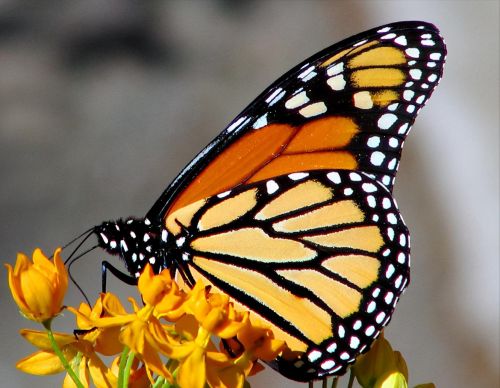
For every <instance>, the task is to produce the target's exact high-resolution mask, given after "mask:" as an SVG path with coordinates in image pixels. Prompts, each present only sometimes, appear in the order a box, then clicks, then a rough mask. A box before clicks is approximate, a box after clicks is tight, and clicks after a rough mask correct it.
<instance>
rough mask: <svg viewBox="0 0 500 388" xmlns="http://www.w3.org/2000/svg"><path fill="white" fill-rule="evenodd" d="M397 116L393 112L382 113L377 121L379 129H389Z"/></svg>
mask: <svg viewBox="0 0 500 388" xmlns="http://www.w3.org/2000/svg"><path fill="white" fill-rule="evenodd" d="M397 119H398V117H397V116H396V115H395V114H394V113H384V114H383V115H382V116H380V118H379V119H378V121H377V125H378V127H379V128H380V129H389V128H390V127H391V126H392V124H394V123H395V122H396V120H397Z"/></svg>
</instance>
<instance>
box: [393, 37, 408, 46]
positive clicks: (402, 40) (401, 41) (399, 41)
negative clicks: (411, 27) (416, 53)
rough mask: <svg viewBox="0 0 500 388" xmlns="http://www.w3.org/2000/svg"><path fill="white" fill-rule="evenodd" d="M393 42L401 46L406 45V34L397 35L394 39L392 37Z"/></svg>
mask: <svg viewBox="0 0 500 388" xmlns="http://www.w3.org/2000/svg"><path fill="white" fill-rule="evenodd" d="M394 42H395V43H397V44H399V45H401V46H406V45H407V44H408V42H407V41H406V36H404V35H401V36H398V37H397V38H396V39H394Z"/></svg>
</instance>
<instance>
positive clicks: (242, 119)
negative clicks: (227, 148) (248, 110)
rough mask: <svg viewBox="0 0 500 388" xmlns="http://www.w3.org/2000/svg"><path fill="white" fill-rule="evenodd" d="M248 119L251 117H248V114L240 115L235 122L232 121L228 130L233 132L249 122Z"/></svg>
mask: <svg viewBox="0 0 500 388" xmlns="http://www.w3.org/2000/svg"><path fill="white" fill-rule="evenodd" d="M248 121H250V117H246V116H243V117H240V118H239V119H238V120H236V121H235V122H234V123H232V124H231V125H230V126H229V127H227V129H226V131H227V132H232V131H234V130H235V129H236V128H239V127H242V126H243V125H245V124H246V123H248Z"/></svg>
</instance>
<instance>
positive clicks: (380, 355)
mask: <svg viewBox="0 0 500 388" xmlns="http://www.w3.org/2000/svg"><path fill="white" fill-rule="evenodd" d="M352 369H353V371H354V375H355V376H356V378H357V380H358V382H359V384H360V385H361V386H362V387H374V386H377V387H384V388H385V387H390V386H391V385H390V384H392V383H394V384H401V378H402V379H404V381H405V384H406V382H407V381H408V368H407V367H406V363H405V361H404V359H403V357H402V356H401V353H399V352H395V351H393V350H392V347H391V345H390V344H389V342H388V341H387V340H386V339H385V338H384V336H383V335H381V336H380V337H379V338H378V339H377V340H376V341H375V342H374V343H373V345H372V348H371V349H370V351H369V352H368V353H366V354H363V355H361V356H359V358H358V360H357V361H356V363H355V364H354V366H353V367H352ZM377 384H378V385H377ZM394 387H402V385H394Z"/></svg>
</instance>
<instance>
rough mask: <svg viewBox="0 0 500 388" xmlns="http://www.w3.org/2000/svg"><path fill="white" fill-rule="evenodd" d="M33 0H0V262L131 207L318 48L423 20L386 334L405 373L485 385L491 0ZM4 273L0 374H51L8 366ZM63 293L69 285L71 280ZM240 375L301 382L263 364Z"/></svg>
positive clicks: (495, 136)
mask: <svg viewBox="0 0 500 388" xmlns="http://www.w3.org/2000/svg"><path fill="white" fill-rule="evenodd" d="M33 4H34V2H29V1H19V0H10V1H9V0H4V1H2V2H1V5H0V149H1V152H0V171H1V177H2V180H1V182H2V185H1V187H0V217H1V218H0V219H1V233H0V248H1V250H0V252H1V258H2V262H7V261H8V262H13V261H14V259H15V254H16V252H17V251H19V250H22V251H25V252H28V253H31V251H32V249H33V248H34V247H36V246H41V247H42V248H43V249H45V250H46V252H47V253H49V252H51V251H53V249H54V247H56V246H58V245H61V244H63V243H65V242H66V241H68V240H70V239H71V238H72V237H74V236H76V235H77V234H79V233H81V232H82V231H83V230H86V229H87V228H88V227H90V226H92V225H95V224H97V223H100V222H101V221H103V220H105V219H114V218H117V217H121V216H128V215H137V216H142V215H144V214H145V212H146V211H147V210H148V209H149V207H150V206H151V205H152V203H153V202H154V201H155V199H156V198H157V196H158V195H159V194H160V193H161V192H162V190H163V189H164V187H165V186H166V184H167V183H168V182H169V181H170V180H171V179H173V178H174V177H175V175H176V174H177V173H178V172H179V171H180V169H181V168H182V167H183V166H184V165H185V164H186V163H187V162H188V161H189V160H190V159H191V158H192V157H193V156H194V155H195V154H196V153H197V152H198V151H199V150H200V149H201V148H202V147H203V146H204V145H205V144H206V143H208V142H209V141H210V140H211V139H212V138H213V137H214V136H215V135H216V134H217V133H218V132H219V131H220V130H221V129H222V128H223V127H225V126H226V125H227V123H228V122H229V121H230V120H231V119H232V118H233V117H234V116H236V114H238V113H239V111H240V110H242V109H243V108H244V107H245V106H246V105H247V104H248V103H249V102H250V101H251V100H253V98H254V97H255V96H257V95H258V94H259V93H260V92H261V91H262V90H263V89H264V88H265V87H267V86H268V84H270V83H271V82H272V81H274V80H275V79H276V78H277V77H278V76H280V75H281V74H283V73H284V72H285V71H287V70H288V69H289V68H291V67H292V66H294V65H295V64H297V63H298V62H299V61H301V60H303V59H305V58H306V57H308V56H310V55H312V54H314V53H315V52H317V51H318V50H320V49H323V48H324V47H326V46H329V45H330V44H332V43H334V42H336V41H338V40H340V39H342V38H345V37H347V36H350V35H352V34H355V33H357V32H360V31H363V30H366V29H368V28H371V27H375V26H378V25H381V24H385V23H388V22H394V21H398V20H424V21H428V22H432V23H434V24H436V25H437V26H438V27H439V28H440V29H441V31H442V34H443V35H444V37H445V39H446V41H447V44H448V51H449V55H448V60H447V66H446V68H445V75H444V79H443V80H442V82H441V85H440V87H439V88H438V89H437V91H436V93H435V94H434V96H433V98H432V99H431V101H430V102H429V104H428V106H427V107H426V108H425V109H424V110H423V111H422V113H421V114H420V116H419V118H418V119H417V121H416V124H415V126H414V129H413V131H412V134H411V135H410V137H409V139H408V141H407V142H406V146H405V151H404V153H403V159H402V163H401V166H400V172H399V175H398V179H397V181H396V189H395V195H396V197H397V199H398V203H399V205H400V208H401V209H402V212H403V215H404V217H405V220H406V222H407V224H408V226H409V227H410V230H411V232H412V271H413V272H412V283H411V285H410V287H409V289H408V290H407V292H406V294H405V295H404V296H403V298H402V300H401V302H400V304H399V308H398V309H397V311H396V313H395V315H394V317H393V320H392V322H391V324H390V325H389V328H388V330H386V336H387V338H388V339H389V340H390V341H391V343H392V345H393V346H394V347H395V348H396V349H399V350H400V351H402V353H403V354H404V356H405V358H406V360H407V362H408V366H409V369H410V384H411V385H415V384H418V383H423V382H427V381H433V382H435V383H436V384H437V386H438V387H472V386H474V387H493V386H498V381H499V370H498V365H499V288H498V287H499V243H498V241H499V230H498V227H499V207H498V205H499V191H498V189H499V160H498V147H499V112H498V111H499V2H498V1H494V0H492V1H479V0H478V1H409V0H407V1H375V0H374V1H312V0H310V1H292V0H290V1H284V0H282V1H279V0H273V1H242V2H235V1H229V0H217V1H216V0H212V1H209V0H207V1H143V2H138V1H118V0H109V1H94V0H91V1H72V2H65V1H42V2H38V3H37V5H36V6H34V5H33ZM104 257H105V255H104V254H103V253H102V252H98V253H96V254H95V255H89V256H88V257H87V258H86V259H85V260H84V261H80V262H79V263H78V264H77V265H76V266H75V274H76V276H77V278H78V280H79V282H81V283H82V285H83V287H84V288H85V289H86V290H87V291H88V292H95V291H96V290H99V289H100V285H99V282H100V269H99V268H100V260H102V259H103V258H104ZM2 278H3V281H1V284H0V309H1V311H2V316H3V318H2V319H0V344H1V345H0V349H1V350H0V376H1V379H0V387H29V386H39V387H53V386H59V385H60V384H61V382H62V375H60V376H55V377H42V378H36V377H33V376H29V375H25V374H22V373H20V372H18V371H17V370H16V369H15V367H14V364H15V362H16V361H17V360H18V359H20V358H22V357H24V356H26V355H28V354H30V353H31V352H32V347H31V346H30V345H29V344H27V343H26V342H25V341H24V340H23V339H22V338H21V337H19V336H18V335H17V330H18V329H19V328H21V327H29V326H30V323H29V322H27V321H25V320H24V319H22V318H21V316H20V315H19V314H18V311H17V308H16V306H15V305H14V303H13V302H12V301H11V299H10V297H9V295H8V289H7V286H6V282H5V279H6V277H5V271H4V272H3V273H2ZM110 287H111V289H112V290H114V291H117V292H119V291H118V290H120V287H122V286H121V285H120V284H118V283H117V282H113V283H112V284H111V285H110ZM129 291H130V290H129ZM124 292H126V291H124ZM69 298H70V299H69V302H70V303H77V302H78V301H80V300H81V297H80V295H79V294H77V293H76V291H75V290H74V289H72V290H71V292H70V295H69ZM31 327H33V326H31ZM56 328H58V327H57V325H56ZM67 328H69V327H67ZM250 382H251V383H252V386H254V387H267V386H273V387H292V386H293V387H295V386H297V387H299V386H302V385H301V384H297V383H292V382H289V381H287V380H285V379H284V378H282V377H280V376H279V375H278V374H276V373H275V372H273V371H271V370H269V371H266V372H265V373H263V374H261V375H258V376H256V377H255V378H252V379H251V380H250Z"/></svg>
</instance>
